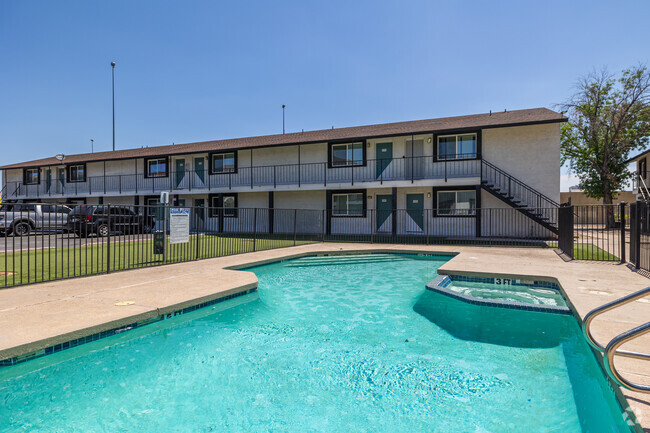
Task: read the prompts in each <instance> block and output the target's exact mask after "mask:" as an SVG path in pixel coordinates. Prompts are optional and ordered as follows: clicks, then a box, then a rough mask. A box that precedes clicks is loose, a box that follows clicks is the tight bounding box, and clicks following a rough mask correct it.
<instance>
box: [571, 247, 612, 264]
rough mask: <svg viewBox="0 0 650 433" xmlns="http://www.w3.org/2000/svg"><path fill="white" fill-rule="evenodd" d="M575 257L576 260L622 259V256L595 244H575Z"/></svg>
mask: <svg viewBox="0 0 650 433" xmlns="http://www.w3.org/2000/svg"><path fill="white" fill-rule="evenodd" d="M573 258H575V259H576V260H600V261H615V262H616V261H620V258H618V257H617V256H615V255H614V254H611V253H609V252H607V251H605V250H603V249H602V248H599V247H597V246H596V245H594V244H582V243H578V244H575V245H574V247H573Z"/></svg>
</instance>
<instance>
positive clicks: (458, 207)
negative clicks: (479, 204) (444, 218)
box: [438, 190, 476, 216]
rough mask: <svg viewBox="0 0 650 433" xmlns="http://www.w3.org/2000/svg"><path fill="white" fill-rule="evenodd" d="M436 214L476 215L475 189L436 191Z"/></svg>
mask: <svg viewBox="0 0 650 433" xmlns="http://www.w3.org/2000/svg"><path fill="white" fill-rule="evenodd" d="M438 215H460V216H465V215H476V190H471V191H438Z"/></svg>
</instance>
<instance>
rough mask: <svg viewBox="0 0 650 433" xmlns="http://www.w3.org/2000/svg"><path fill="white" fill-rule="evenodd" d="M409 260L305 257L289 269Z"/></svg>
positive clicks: (374, 256)
mask: <svg viewBox="0 0 650 433" xmlns="http://www.w3.org/2000/svg"><path fill="white" fill-rule="evenodd" d="M407 260H408V259H407V258H401V257H395V256H390V255H384V254H364V255H337V256H315V257H303V258H300V259H297V260H293V261H291V262H290V263H289V264H287V267H304V266H327V265H354V264H370V263H384V262H392V263H394V262H403V261H407Z"/></svg>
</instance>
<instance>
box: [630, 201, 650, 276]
mask: <svg viewBox="0 0 650 433" xmlns="http://www.w3.org/2000/svg"><path fill="white" fill-rule="evenodd" d="M629 245H630V263H632V264H633V265H634V267H635V268H636V269H643V270H645V271H648V272H650V206H648V203H646V202H642V201H638V202H636V203H632V204H631V205H630V242H629Z"/></svg>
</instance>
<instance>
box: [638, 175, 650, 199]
mask: <svg viewBox="0 0 650 433" xmlns="http://www.w3.org/2000/svg"><path fill="white" fill-rule="evenodd" d="M637 177H638V179H639V180H640V182H639V183H638V185H640V186H641V187H640V188H639V189H640V190H641V195H642V196H643V201H645V202H646V203H647V202H648V201H650V191H648V186H647V185H646V184H645V180H644V179H643V177H641V174H640V173H637Z"/></svg>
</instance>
